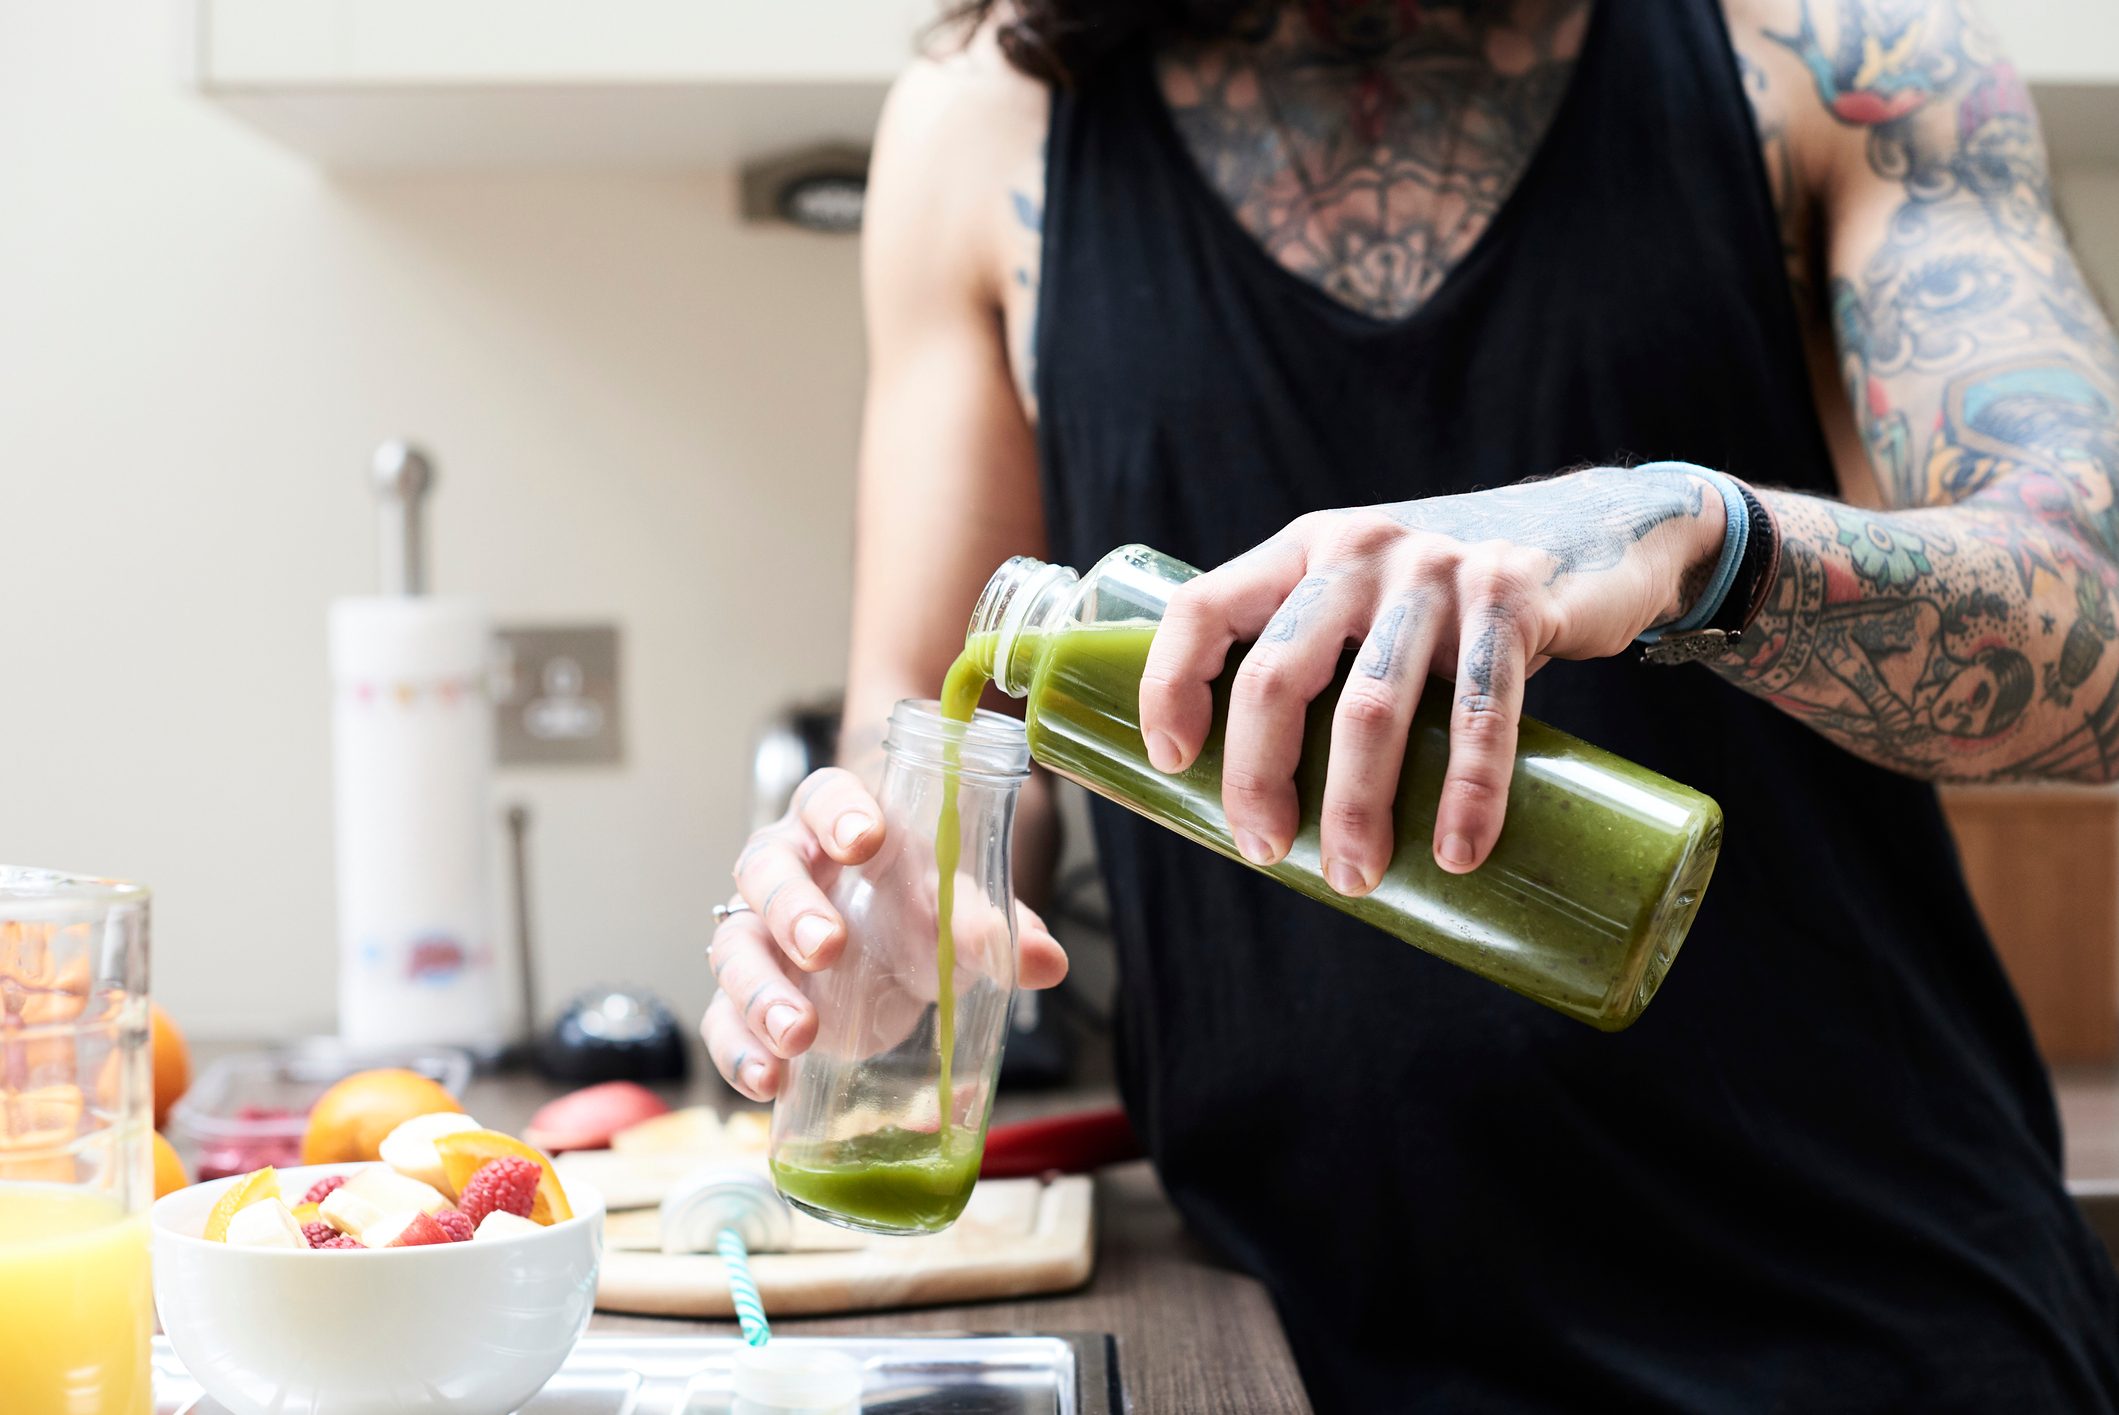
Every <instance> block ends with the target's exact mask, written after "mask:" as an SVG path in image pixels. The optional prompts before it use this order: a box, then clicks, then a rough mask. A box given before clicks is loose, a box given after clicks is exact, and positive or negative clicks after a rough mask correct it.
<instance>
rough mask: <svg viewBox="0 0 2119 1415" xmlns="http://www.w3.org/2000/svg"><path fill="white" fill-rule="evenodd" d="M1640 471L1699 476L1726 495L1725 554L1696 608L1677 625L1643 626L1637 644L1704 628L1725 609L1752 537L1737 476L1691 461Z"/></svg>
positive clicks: (1648, 464) (1644, 467)
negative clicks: (1698, 465)
mask: <svg viewBox="0 0 2119 1415" xmlns="http://www.w3.org/2000/svg"><path fill="white" fill-rule="evenodd" d="M1633 470H1634V471H1636V472H1677V473H1681V474H1682V475H1685V476H1688V477H1698V478H1700V479H1701V480H1702V481H1705V482H1706V483H1708V484H1709V485H1710V486H1712V487H1713V488H1714V489H1715V490H1716V491H1718V492H1720V493H1721V494H1722V557H1721V559H1719V560H1717V561H1715V562H1714V575H1713V577H1712V578H1710V579H1709V580H1708V581H1707V588H1706V590H1705V592H1703V593H1702V594H1701V595H1700V597H1699V600H1698V601H1697V602H1696V603H1695V604H1694V605H1693V606H1692V608H1690V609H1688V610H1686V611H1685V614H1684V616H1683V617H1682V618H1680V619H1679V620H1678V621H1677V622H1676V623H1674V624H1665V625H1664V626H1663V627H1662V628H1660V629H1643V630H1642V631H1641V632H1640V634H1639V635H1638V636H1637V637H1636V638H1635V640H1634V642H1635V643H1640V644H1653V643H1658V642H1660V641H1661V640H1662V637H1663V636H1664V635H1665V634H1685V633H1690V632H1691V631H1692V630H1694V629H1697V628H1700V627H1701V626H1702V625H1705V624H1707V623H1708V622H1709V621H1711V620H1712V619H1713V618H1714V616H1715V615H1716V614H1718V613H1720V612H1721V608H1722V601H1724V600H1726V599H1728V598H1729V590H1730V587H1731V586H1733V585H1734V584H1735V583H1736V572H1737V568H1738V567H1739V566H1741V565H1742V564H1743V563H1744V547H1745V545H1746V544H1747V543H1748V542H1749V541H1750V539H1751V512H1750V510H1749V509H1748V508H1746V507H1745V505H1744V496H1743V493H1742V492H1740V491H1738V490H1737V486H1736V481H1735V479H1734V478H1732V477H1729V476H1726V475H1724V474H1723V473H1721V472H1715V471H1709V470H1708V469H1707V468H1705V467H1696V466H1694V465H1693V464H1692V463H1690V462H1643V463H1642V464H1641V465H1640V466H1638V467H1635V468H1633Z"/></svg>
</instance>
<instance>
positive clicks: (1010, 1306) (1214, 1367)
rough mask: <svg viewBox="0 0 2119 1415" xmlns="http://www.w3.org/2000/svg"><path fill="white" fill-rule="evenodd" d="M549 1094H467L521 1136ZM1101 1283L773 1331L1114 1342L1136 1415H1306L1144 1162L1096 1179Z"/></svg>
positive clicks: (1261, 1300)
mask: <svg viewBox="0 0 2119 1415" xmlns="http://www.w3.org/2000/svg"><path fill="white" fill-rule="evenodd" d="M693 1089H694V1092H695V1095H694V1096H693V1099H694V1100H696V1101H700V1102H703V1103H708V1104H714V1105H717V1106H721V1107H722V1108H724V1109H726V1108H728V1105H729V1103H730V1102H731V1101H732V1100H733V1097H732V1096H731V1094H730V1093H729V1092H728V1091H727V1090H726V1089H725V1088H723V1087H721V1086H720V1085H719V1083H718V1082H714V1083H706V1082H695V1083H694V1087H693ZM552 1094H553V1088H552V1087H551V1086H550V1085H548V1084H547V1083H545V1082H543V1081H540V1080H537V1079H535V1078H533V1077H529V1076H524V1075H507V1076H493V1077H480V1078H479V1079H478V1080H476V1081H474V1082H472V1084H471V1087H470V1089H469V1091H468V1092H467V1093H466V1094H465V1095H464V1096H463V1098H462V1099H463V1102H464V1106H465V1108H466V1109H468V1110H469V1111H470V1112H471V1113H472V1114H474V1115H476V1116H478V1117H479V1119H481V1120H483V1121H485V1122H486V1123H488V1124H490V1125H495V1126H498V1127H500V1128H502V1129H506V1130H520V1129H521V1128H522V1126H523V1124H524V1122H526V1121H527V1120H528V1119H529V1118H530V1113H531V1111H533V1110H535V1109H536V1108H537V1106H538V1104H539V1103H541V1102H542V1101H544V1100H545V1099H547V1098H548V1097H549V1096H551V1095H552ZM1109 1104H1111V1096H1110V1094H1109V1093H1108V1092H1105V1091H1093V1090H1092V1091H1075V1092H1055V1093H1050V1094H1044V1095H1037V1096H1030V1097H1006V1098H1003V1100H1002V1101H1001V1102H1000V1104H999V1105H998V1106H997V1107H996V1112H997V1113H996V1115H995V1119H996V1120H997V1121H1003V1122H1005V1121H1011V1120H1024V1119H1030V1118H1032V1117H1035V1116H1039V1115H1049V1114H1055V1113H1060V1112H1065V1111H1075V1110H1089V1109H1094V1108H1097V1107H1100V1106H1106V1105H1109ZM1096 1201H1097V1212H1096V1222H1097V1256H1096V1275H1095V1276H1094V1277H1093V1278H1091V1279H1090V1281H1089V1284H1088V1286H1086V1287H1084V1288H1082V1289H1081V1290H1080V1291H1078V1292H1072V1293H1064V1294H1061V1295H1059V1296H1055V1297H1034V1298H1028V1299H1025V1300H1022V1301H1012V1302H983V1303H977V1304H973V1305H969V1306H959V1307H932V1308H922V1309H919V1310H915V1311H907V1312H878V1313H873V1314H870V1315H866V1316H858V1317H838V1318H815V1319H808V1320H801V1321H779V1320H776V1321H774V1323H773V1329H774V1330H775V1331H787V1332H789V1333H792V1334H796V1335H804V1336H814V1335H825V1334H832V1333H836V1334H840V1335H857V1334H863V1333H874V1332H893V1333H902V1332H931V1331H942V1332H1009V1331H1047V1332H1062V1331H1083V1332H1109V1333H1111V1334H1112V1335H1113V1336H1115V1337H1117V1338H1118V1365H1119V1374H1120V1377H1121V1379H1122V1380H1123V1381H1124V1383H1125V1389H1126V1394H1127V1396H1128V1397H1129V1398H1130V1399H1131V1401H1132V1402H1133V1408H1134V1409H1135V1410H1138V1411H1141V1412H1143V1413H1144V1415H1145V1412H1150V1411H1180V1410H1181V1411H1185V1412H1187V1415H1283V1412H1296V1415H1301V1413H1302V1412H1307V1411H1308V1410H1309V1408H1310V1405H1309V1401H1308V1399H1307V1398H1306V1397H1305V1396H1304V1395H1303V1391H1302V1382H1301V1381H1300V1379H1298V1378H1297V1376H1296V1374H1295V1364H1294V1360H1293V1358H1292V1357H1291V1356H1290V1355H1289V1354H1288V1347H1287V1341H1286V1339H1285V1338H1284V1337H1283V1336H1282V1335H1281V1330H1280V1321H1279V1318H1278V1317H1276V1316H1275V1315H1274V1312H1273V1307H1272V1304H1271V1303H1270V1302H1269V1301H1268V1300H1267V1298H1266V1295H1265V1290H1264V1289H1263V1288H1262V1287H1260V1286H1259V1285H1258V1284H1257V1283H1256V1282H1254V1281H1252V1280H1251V1279H1250V1278H1248V1277H1246V1276H1244V1275H1242V1274H1240V1273H1237V1272H1234V1271H1232V1270H1230V1269H1229V1268H1227V1267H1225V1266H1223V1265H1222V1264H1220V1263H1219V1262H1217V1261H1216V1260H1215V1259H1214V1258H1213V1257H1212V1255H1210V1254H1209V1253H1207V1252H1206V1251H1205V1250H1204V1248H1203V1247H1202V1246H1201V1245H1200V1244H1198V1243H1197V1242H1195V1241H1194V1240H1193V1239H1192V1238H1191V1237H1190V1236H1189V1235H1187V1234H1186V1232H1185V1230H1184V1226H1183V1224H1182V1223H1181V1222H1180V1221H1179V1219H1178V1217H1177V1213H1176V1211H1175V1210H1174V1209H1172V1208H1171V1207H1170V1204H1169V1201H1168V1200H1167V1199H1165V1198H1164V1197H1163V1192H1162V1189H1161V1186H1160V1185H1158V1184H1157V1183H1156V1180H1155V1175H1154V1173H1153V1172H1152V1171H1151V1170H1150V1169H1149V1167H1148V1166H1147V1165H1146V1164H1145V1163H1137V1164H1129V1165H1122V1166H1119V1167H1116V1168H1113V1169H1109V1170H1106V1171H1104V1172H1103V1173H1102V1174H1100V1175H1099V1176H1098V1177H1097V1181H1096ZM589 1329H590V1330H591V1331H601V1332H668V1333H671V1334H688V1333H698V1332H706V1333H714V1334H730V1335H732V1334H734V1332H735V1330H736V1327H735V1324H734V1323H733V1322H698V1321H689V1320H684V1319H677V1318H664V1317H623V1316H612V1315H608V1314H605V1313H602V1312H599V1313H597V1314H596V1317H595V1320H594V1322H593V1323H592V1324H591V1326H590V1328H589Z"/></svg>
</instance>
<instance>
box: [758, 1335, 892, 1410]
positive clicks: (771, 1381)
mask: <svg viewBox="0 0 2119 1415" xmlns="http://www.w3.org/2000/svg"><path fill="white" fill-rule="evenodd" d="M735 1394H736V1400H735V1404H734V1405H732V1406H730V1407H729V1415H861V1363H860V1362H858V1361H856V1360H854V1359H853V1358H852V1357H851V1356H847V1355H844V1354H842V1353H840V1352H837V1351H829V1350H825V1349H823V1348H821V1347H815V1346H806V1345H802V1344H799V1343H797V1344H793V1345H790V1344H789V1343H787V1342H785V1341H772V1342H767V1343H766V1344H765V1345H763V1346H746V1347H744V1348H742V1349H741V1350H740V1351H738V1352H737V1353H736V1392H735Z"/></svg>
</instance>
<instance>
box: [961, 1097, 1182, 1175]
mask: <svg viewBox="0 0 2119 1415" xmlns="http://www.w3.org/2000/svg"><path fill="white" fill-rule="evenodd" d="M1141 1155H1142V1150H1141V1147H1140V1138H1139V1137H1138V1136H1136V1135H1135V1134H1134V1133H1133V1126H1132V1124H1131V1123H1130V1122H1129V1121H1127V1119H1126V1113H1125V1112H1124V1111H1122V1110H1119V1109H1117V1108H1116V1107H1113V1108H1112V1109H1109V1110H1092V1111H1084V1112H1081V1113H1079V1114H1076V1115H1055V1116H1050V1117H1048V1118H1046V1119H1043V1120H1024V1121H1018V1122H1017V1123H1015V1124H1013V1125H996V1126H994V1127H993V1128H992V1129H991V1130H988V1131H987V1132H986V1158H985V1159H984V1161H983V1162H981V1163H980V1165H979V1178H981V1179H1023V1178H1028V1177H1031V1176H1034V1175H1039V1174H1052V1173H1059V1174H1087V1173H1088V1172H1090V1171H1091V1170H1095V1169H1101V1168H1103V1167H1104V1166H1105V1165H1107V1164H1123V1163H1125V1162H1126V1161H1127V1160H1136V1159H1139V1158H1140V1157H1141Z"/></svg>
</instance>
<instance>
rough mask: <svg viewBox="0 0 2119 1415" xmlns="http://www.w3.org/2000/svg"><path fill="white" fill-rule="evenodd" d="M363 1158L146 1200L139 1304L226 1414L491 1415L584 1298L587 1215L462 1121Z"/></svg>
mask: <svg viewBox="0 0 2119 1415" xmlns="http://www.w3.org/2000/svg"><path fill="white" fill-rule="evenodd" d="M378 1152H379V1154H380V1158H379V1159H376V1160H372V1161H356V1162H351V1163H338V1164H327V1165H310V1166H304V1167H301V1168H293V1169H259V1170H255V1171H252V1172H251V1173H248V1174H241V1175H235V1176H231V1177H229V1178H226V1179H221V1180H216V1181H214V1182H212V1183H209V1184H198V1185H193V1186H192V1187H190V1188H188V1189H180V1190H178V1191H177V1192H176V1193H173V1194H170V1195H168V1196H167V1197H166V1198H163V1199H161V1200H160V1201H158V1202H157V1203H156V1204H155V1207H154V1210H153V1219H152V1223H153V1230H154V1283H155V1301H156V1305H157V1308H158V1309H159V1312H160V1315H161V1319H162V1326H163V1329H164V1330H165V1331H166V1332H167V1333H168V1334H169V1339H170V1341H171V1343H172V1344H173V1345H174V1346H175V1347H176V1350H177V1354H178V1355H179V1356H181V1357H182V1358H183V1360H184V1363H185V1365H186V1367H187V1368H188V1369H189V1370H190V1371H191V1374H192V1376H193V1378H194V1379H196V1380H197V1381H198V1383H199V1384H200V1385H201V1386H202V1387H204V1388H205V1390H206V1391H207V1393H208V1394H210V1395H211V1396H212V1397H213V1398H214V1399H215V1400H217V1401H219V1402H220V1403H221V1404H222V1405H224V1406H226V1407H227V1408H228V1410H229V1411H231V1412H232V1413H233V1415H268V1412H269V1413H270V1415H399V1412H415V1411H417V1412H422V1415H425V1413H426V1412H433V1411H438V1410H447V1411H450V1412H457V1415H488V1412H490V1415H507V1413H508V1412H511V1411H514V1410H515V1409H517V1408H518V1407H519V1406H521V1405H522V1404H523V1403H524V1402H526V1401H527V1400H529V1398H530V1397H531V1396H532V1395H534V1394H535V1393H536V1392H537V1390H538V1389H539V1388H541V1387H542V1386H543V1385H544V1383H545V1382H546V1381H547V1380H549V1379H550V1378H551V1376H552V1373H553V1372H554V1371H556V1370H558V1368H559V1366H560V1364H561V1363H562V1362H563V1361H565V1359H566V1355H567V1352H568V1351H570V1350H571V1349H572V1348H573V1345H574V1343H575V1341H576V1340H577V1339H578V1338H579V1337H580V1335H581V1332H582V1329H583V1328H584V1327H585V1326H587V1324H588V1319H589V1313H590V1311H591V1309H592V1308H593V1306H594V1303H595V1294H596V1272H597V1266H598V1263H599V1262H600V1260H601V1257H602V1248H603V1203H602V1200H601V1199H600V1198H599V1197H598V1196H596V1195H595V1194H593V1193H591V1192H589V1191H588V1189H587V1188H586V1186H584V1185H582V1184H579V1183H576V1184H575V1185H573V1186H572V1188H571V1192H570V1191H569V1189H568V1187H566V1186H563V1185H562V1184H561V1183H560V1180H559V1176H558V1175H557V1174H556V1173H554V1172H553V1169H552V1166H551V1163H550V1161H549V1160H547V1159H546V1158H545V1156H544V1155H543V1154H542V1153H541V1152H540V1151H538V1150H536V1149H535V1148H533V1147H531V1146H529V1145H526V1144H524V1143H523V1142H522V1141H520V1140H518V1139H516V1138H514V1137H513V1136H510V1135H506V1134H503V1133H501V1132H499V1131H495V1130H489V1129H486V1128H484V1127H483V1126H481V1125H479V1124H478V1122H477V1121H475V1120H473V1119H471V1118H470V1117H469V1116H466V1115H461V1114H457V1113H454V1112H436V1113H433V1114H427V1115H420V1116H415V1117H413V1118H412V1119H409V1120H406V1121H405V1122H403V1123H402V1124H400V1125H398V1126H397V1127H396V1128H395V1129H393V1130H392V1131H390V1133H389V1134H388V1135H387V1136H386V1137H385V1138H384V1139H383V1140H382V1142H381V1144H380V1146H379V1147H378Z"/></svg>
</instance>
